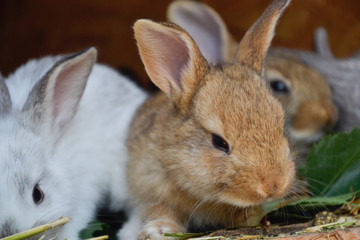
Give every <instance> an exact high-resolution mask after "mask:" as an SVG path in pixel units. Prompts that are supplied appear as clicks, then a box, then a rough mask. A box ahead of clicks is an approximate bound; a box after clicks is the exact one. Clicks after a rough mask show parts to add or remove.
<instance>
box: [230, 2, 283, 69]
mask: <svg viewBox="0 0 360 240" xmlns="http://www.w3.org/2000/svg"><path fill="white" fill-rule="evenodd" d="M289 2H290V0H275V1H274V2H273V3H272V4H271V5H270V6H269V7H268V8H267V9H266V11H265V12H264V13H263V15H262V16H261V17H260V18H259V19H258V20H257V21H256V22H255V23H254V24H253V25H252V26H251V28H250V29H249V30H248V31H247V32H246V34H245V36H244V37H243V39H242V40H241V42H240V44H239V48H238V51H237V53H236V59H237V61H239V62H241V63H243V64H245V65H248V66H250V67H252V68H253V69H254V70H255V71H256V72H257V73H258V74H260V75H261V76H264V60H265V56H266V54H267V51H268V49H269V47H270V43H271V40H272V38H273V36H274V32H275V26H276V23H277V21H278V19H279V18H280V16H281V14H282V12H283V11H284V9H285V8H286V7H287V5H288V4H289Z"/></svg>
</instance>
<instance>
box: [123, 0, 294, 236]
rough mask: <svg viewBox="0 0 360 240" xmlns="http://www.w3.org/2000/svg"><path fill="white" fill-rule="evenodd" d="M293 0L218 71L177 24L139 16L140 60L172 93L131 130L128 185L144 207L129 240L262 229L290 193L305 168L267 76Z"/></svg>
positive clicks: (271, 13)
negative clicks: (299, 165) (274, 205)
mask: <svg viewBox="0 0 360 240" xmlns="http://www.w3.org/2000/svg"><path fill="white" fill-rule="evenodd" d="M288 3H289V1H286V0H276V1H274V3H273V4H271V5H270V7H269V8H268V10H267V11H266V12H265V13H264V14H263V16H262V17H261V18H260V19H259V20H258V21H257V22H256V23H255V24H254V25H253V26H252V28H250V30H249V31H248V32H247V35H246V36H245V37H244V38H243V40H242V41H241V42H240V44H239V48H238V51H237V53H236V59H235V61H234V62H233V63H230V64H223V65H221V66H220V65H219V66H213V65H212V64H211V63H209V62H208V61H206V60H205V59H204V57H203V56H202V55H201V52H200V50H199V48H198V46H197V45H196V43H195V41H194V40H193V39H192V38H191V37H190V35H189V34H188V33H187V32H185V31H184V30H183V29H182V28H180V27H179V26H177V25H175V24H171V23H157V22H153V21H150V20H138V21H137V22H136V23H135V25H134V30H135V38H136V40H137V44H138V48H139V52H140V56H141V58H142V61H143V63H144V65H145V69H146V71H147V73H148V75H149V77H150V78H151V80H152V81H153V82H154V83H155V85H157V86H158V87H159V88H160V89H161V90H162V92H160V93H158V94H156V95H155V96H153V97H151V98H149V99H148V100H147V101H146V102H145V103H144V104H143V105H142V106H141V107H140V108H139V110H138V112H137V113H136V115H135V118H134V121H133V123H132V125H131V130H130V133H129V139H128V141H127V146H128V149H129V154H130V158H129V163H128V184H129V192H130V193H131V196H132V199H133V203H134V206H135V210H134V211H133V212H132V216H131V217H130V219H129V221H128V222H127V223H126V224H125V225H124V227H123V228H122V230H121V231H120V232H119V237H120V239H127V240H132V239H138V240H145V239H167V238H166V237H164V236H163V234H164V233H166V232H179V231H186V230H187V228H188V227H189V226H191V225H194V226H198V227H204V226H206V225H211V226H214V227H218V226H223V227H230V226H237V225H255V224H257V223H258V222H259V221H260V219H261V218H262V217H263V213H264V211H263V209H262V204H263V203H264V202H266V201H269V200H271V199H277V198H281V197H284V196H285V195H287V194H288V192H289V191H290V189H291V187H292V183H293V181H294V176H295V166H294V162H293V159H292V154H291V151H290V149H289V145H288V141H287V138H286V137H285V136H284V132H283V127H284V112H283V109H282V106H281V104H280V103H279V102H278V101H277V100H276V99H275V98H274V96H273V95H272V94H271V92H270V90H269V88H268V87H267V85H266V82H265V79H264V69H263V65H264V64H265V56H266V53H267V50H268V47H269V45H270V41H271V38H272V36H273V31H274V28H275V25H276V22H277V19H278V18H279V16H280V15H281V13H282V11H283V9H284V8H285V7H286V6H287V4H288Z"/></svg>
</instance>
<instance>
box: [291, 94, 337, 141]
mask: <svg viewBox="0 0 360 240" xmlns="http://www.w3.org/2000/svg"><path fill="white" fill-rule="evenodd" d="M336 119H337V113H336V108H334V107H333V106H331V105H329V104H327V103H325V102H324V103H323V102H318V101H307V102H305V103H304V104H302V105H301V106H299V108H298V113H297V115H296V116H295V118H294V121H293V129H292V131H291V132H290V134H291V136H292V137H293V138H295V139H301V138H309V137H311V139H310V140H311V141H317V140H318V139H320V138H321V137H322V135H323V131H324V130H325V129H326V128H327V127H330V126H333V125H334V124H335V122H336Z"/></svg>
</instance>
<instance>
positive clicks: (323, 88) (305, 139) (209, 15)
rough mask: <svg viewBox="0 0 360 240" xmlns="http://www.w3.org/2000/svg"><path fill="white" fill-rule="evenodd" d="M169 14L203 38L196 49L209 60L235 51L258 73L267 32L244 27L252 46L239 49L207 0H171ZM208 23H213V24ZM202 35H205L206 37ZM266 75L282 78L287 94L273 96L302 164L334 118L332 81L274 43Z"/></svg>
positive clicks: (217, 60)
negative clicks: (280, 106) (205, 38)
mask: <svg viewBox="0 0 360 240" xmlns="http://www.w3.org/2000/svg"><path fill="white" fill-rule="evenodd" d="M270 9H272V8H270ZM268 12H269V11H268ZM167 15H168V19H169V20H170V21H173V22H175V23H179V24H180V25H182V26H183V27H184V28H185V29H188V30H189V31H190V33H192V34H193V37H194V39H195V40H196V41H198V43H199V44H201V46H200V49H202V50H203V51H204V55H205V56H206V57H207V58H208V59H209V60H211V61H212V62H214V63H223V62H228V63H229V62H232V61H234V58H235V57H237V58H238V59H239V58H240V59H242V61H244V62H247V63H246V64H247V65H248V66H252V67H253V68H254V69H257V72H258V73H259V74H262V73H261V72H260V70H259V69H262V67H263V66H262V65H263V64H264V63H263V61H255V65H254V62H253V61H254V60H255V59H256V58H255V57H254V56H253V55H254V54H255V55H258V56H260V55H263V52H264V51H265V52H266V50H267V48H268V45H269V44H270V43H269V42H268V43H267V44H264V43H266V42H267V40H266V38H264V36H266V34H264V35H259V34H258V33H257V32H255V33H253V32H251V31H250V32H248V33H247V34H246V35H245V37H244V38H243V39H242V40H241V42H240V46H241V45H242V44H252V45H253V46H254V47H253V48H245V49H244V50H243V51H238V49H239V43H238V42H237V41H235V39H234V38H233V36H232V35H231V34H230V32H229V31H228V29H227V27H226V24H225V22H224V21H223V20H222V19H221V17H220V16H219V14H218V13H217V12H216V11H214V10H213V9H212V8H211V7H209V6H207V5H206V4H204V3H200V2H195V1H184V0H178V1H174V2H173V3H171V4H170V6H169V7H168V12H167ZM272 17H273V15H271V14H270V15H269V14H267V13H266V12H265V13H264V14H263V17H262V18H261V19H259V20H258V22H257V24H259V25H261V24H266V23H267V22H268V21H271V18H272ZM264 19H268V20H264ZM208 25H211V28H209V26H208ZM255 25H256V24H255ZM255 25H254V26H255ZM254 26H253V27H254ZM201 28H203V29H201ZM199 29H200V30H199ZM204 35H206V36H208V38H209V39H207V40H204ZM216 44H217V45H216ZM201 47H202V48H201ZM211 47H212V48H215V50H216V51H215V50H214V49H211ZM240 49H241V47H240ZM212 51H213V52H212ZM215 53H217V54H218V55H215ZM265 75H266V79H267V81H268V82H269V83H271V82H272V81H273V80H280V81H281V82H284V83H286V84H287V86H288V88H289V89H290V92H289V94H281V93H280V94H279V93H277V92H274V96H276V98H277V99H278V100H279V101H280V102H281V104H282V105H283V107H284V110H285V113H286V114H285V115H286V124H285V125H286V127H285V129H286V134H287V135H288V136H289V140H290V142H291V144H292V145H294V147H295V151H296V153H297V159H296V163H297V164H298V165H302V164H303V163H304V162H305V160H306V156H307V153H308V151H309V149H310V147H311V146H312V144H313V143H314V142H315V141H318V140H319V139H320V138H321V137H322V136H323V135H324V133H325V130H326V129H327V128H330V127H332V126H333V125H334V124H335V122H336V121H337V109H336V107H335V106H334V104H333V102H332V95H331V91H330V87H329V85H328V83H327V81H326V79H325V78H324V77H323V76H322V75H320V74H319V73H318V72H316V71H315V70H314V69H312V68H310V67H309V66H306V65H305V64H304V63H302V62H300V61H299V59H297V58H296V57H294V56H291V55H289V53H285V52H284V51H281V50H277V49H276V50H271V51H270V54H269V55H268V56H267V57H266V61H265Z"/></svg>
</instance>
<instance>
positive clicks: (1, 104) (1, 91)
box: [0, 74, 12, 115]
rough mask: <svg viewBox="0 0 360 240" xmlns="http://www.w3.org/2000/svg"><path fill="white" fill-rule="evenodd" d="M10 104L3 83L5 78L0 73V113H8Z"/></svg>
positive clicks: (8, 94)
mask: <svg viewBox="0 0 360 240" xmlns="http://www.w3.org/2000/svg"><path fill="white" fill-rule="evenodd" d="M11 105H12V104H11V98H10V93H9V89H8V88H7V86H6V84H5V79H4V78H3V76H2V75H1V74H0V115H2V114H6V113H8V112H9V111H10V110H11Z"/></svg>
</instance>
